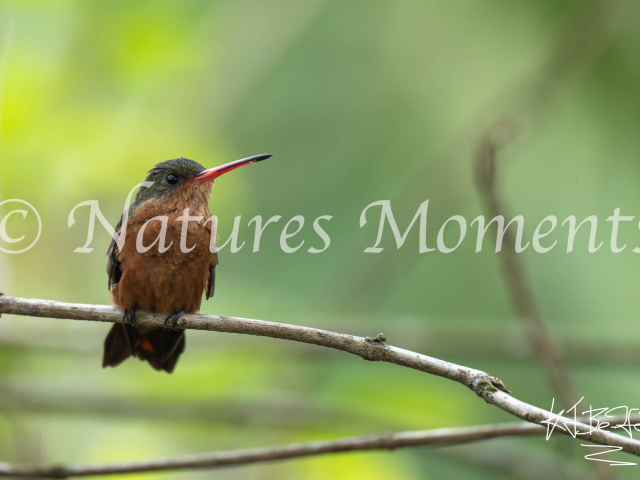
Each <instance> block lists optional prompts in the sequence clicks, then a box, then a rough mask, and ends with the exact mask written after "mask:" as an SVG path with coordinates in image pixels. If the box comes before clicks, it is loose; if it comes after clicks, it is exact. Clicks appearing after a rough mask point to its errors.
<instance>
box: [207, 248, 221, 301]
mask: <svg viewBox="0 0 640 480" xmlns="http://www.w3.org/2000/svg"><path fill="white" fill-rule="evenodd" d="M216 265H218V254H217V253H214V254H213V258H212V260H211V266H210V267H209V283H207V297H206V298H207V300H209V299H210V298H211V297H213V292H214V291H215V289H216Z"/></svg>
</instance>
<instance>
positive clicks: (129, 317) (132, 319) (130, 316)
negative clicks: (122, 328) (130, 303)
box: [122, 310, 138, 327]
mask: <svg viewBox="0 0 640 480" xmlns="http://www.w3.org/2000/svg"><path fill="white" fill-rule="evenodd" d="M122 323H128V324H129V325H132V326H134V327H135V326H136V325H138V321H137V320H136V311H135V310H125V311H124V316H123V317H122Z"/></svg>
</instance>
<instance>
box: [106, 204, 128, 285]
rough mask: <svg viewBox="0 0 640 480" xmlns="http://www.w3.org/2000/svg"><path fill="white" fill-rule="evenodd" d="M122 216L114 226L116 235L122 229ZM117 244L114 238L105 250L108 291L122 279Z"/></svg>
mask: <svg viewBox="0 0 640 480" xmlns="http://www.w3.org/2000/svg"><path fill="white" fill-rule="evenodd" d="M123 218H124V214H123V215H122V217H120V221H119V222H118V225H117V226H116V233H117V234H118V235H120V229H121V228H122V219H123ZM118 252H119V250H118V242H116V239H115V238H114V239H113V240H111V245H109V250H107V258H108V260H107V275H109V290H111V288H112V287H113V286H115V285H117V284H118V283H119V282H120V279H121V278H122V268H121V267H120V261H119V260H118Z"/></svg>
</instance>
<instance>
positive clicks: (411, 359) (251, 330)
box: [0, 296, 640, 458]
mask: <svg viewBox="0 0 640 480" xmlns="http://www.w3.org/2000/svg"><path fill="white" fill-rule="evenodd" d="M0 313H9V314H15V315H28V316H34V317H48V318H66V319H71V320H90V321H101V322H112V323H119V322H121V321H122V312H120V311H118V310H117V309H115V308H113V307H108V306H104V305H83V304H72V303H61V302H53V301H47V300H34V299H25V298H15V297H7V296H0ZM137 320H138V322H139V323H140V324H141V325H150V326H156V327H164V320H165V318H164V316H163V315H161V314H155V313H148V312H139V314H138V315H137ZM178 327H179V328H183V329H194V330H210V331H217V332H227V333H240V334H246V335H258V336H264V337H272V338H280V339H284V340H295V341H299V342H304V343H310V344H313V345H320V346H324V347H328V348H334V349H336V350H342V351H344V352H348V353H351V354H353V355H357V356H359V357H362V358H364V359H365V360H371V361H381V362H387V363H393V364H396V365H400V366H404V367H407V368H412V369H415V370H419V371H422V372H426V373H430V374H432V375H438V376H440V377H444V378H447V379H449V380H453V381H455V382H458V383H460V384H462V385H464V386H466V387H468V388H469V389H471V390H472V391H473V392H475V393H476V395H478V396H479V397H482V398H483V399H484V400H485V401H486V402H487V403H490V404H492V405H495V406H496V407H498V408H500V409H502V410H504V411H505V412H508V413H511V414H512V415H515V416H516V417H518V418H521V419H523V420H526V421H527V422H530V423H537V424H544V423H543V422H556V423H557V424H559V425H561V426H562V425H570V426H571V431H572V432H574V434H575V433H580V435H581V436H580V437H579V438H580V439H581V440H583V441H589V442H593V443H597V444H599V445H611V446H617V447H621V449H622V450H623V451H625V452H628V453H632V454H634V455H638V456H640V442H639V441H637V440H634V439H633V438H628V437H624V436H621V435H617V434H614V433H610V432H606V431H602V430H599V429H594V428H593V427H590V426H589V425H585V424H584V423H579V422H574V421H573V420H571V419H569V418H566V417H560V416H557V415H555V414H553V413H551V412H548V411H546V410H543V409H541V408H538V407H535V406H533V405H529V404H527V403H525V402H522V401H520V400H518V399H516V398H514V397H512V396H510V395H508V392H509V390H508V389H507V387H506V386H505V385H504V383H502V381H501V380H500V379H499V378H496V377H493V376H491V375H489V374H487V373H485V372H483V371H480V370H476V369H473V368H469V367H464V366H461V365H456V364H454V363H449V362H446V361H444V360H439V359H437V358H433V357H428V356H426V355H422V354H419V353H415V352H411V351H409V350H404V349H402V348H398V347H393V346H390V345H386V344H385V343H384V341H385V340H386V339H385V338H384V336H383V335H382V334H380V335H378V336H377V337H375V338H369V337H357V336H353V335H345V334H342V333H335V332H329V331H326V330H318V329H315V328H308V327H301V326H298V325H288V324H284V323H275V322H265V321H262V320H250V319H246V318H237V317H223V316H218V315H199V314H187V315H184V316H183V317H182V318H181V319H180V321H179V323H178ZM556 431H558V432H559V433H563V434H565V435H571V432H570V431H569V429H561V430H557V429H556ZM385 438H386V437H385ZM278 458H279V457H278Z"/></svg>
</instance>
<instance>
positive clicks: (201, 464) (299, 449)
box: [0, 417, 635, 478]
mask: <svg viewBox="0 0 640 480" xmlns="http://www.w3.org/2000/svg"><path fill="white" fill-rule="evenodd" d="M634 418H635V417H634ZM582 420H585V421H588V419H582ZM628 420H629V419H626V418H623V417H615V418H613V417H612V418H610V419H607V421H609V423H610V424H611V425H618V424H621V423H625V422H628ZM545 432H546V428H544V427H541V426H539V425H533V424H530V423H523V422H514V423H505V424H498V425H486V426H480V427H465V428H443V429H438V430H421V431H408V432H398V433H381V434H377V435H367V436H362V437H347V438H342V439H339V440H328V441H317V442H308V443H293V444H288V445H282V446H277V447H268V448H251V449H243V450H231V451H226V452H214V453H205V454H199V455H185V456H181V457H174V458H165V459H159V460H141V461H132V462H119V463H107V464H94V465H72V466H62V465H56V466H11V465H8V464H4V463H0V477H7V476H9V477H14V478H70V477H88V476H95V475H114V474H124V473H136V472H156V471H161V470H162V471H166V470H180V469H203V468H207V469H213V468H220V467H228V466H238V465H249V464H254V463H260V462H270V461H274V460H285V459H291V458H300V457H309V456H317V455H326V454H329V453H339V452H352V451H362V450H393V449H396V448H402V447H415V446H425V445H436V446H451V445H461V444H465V443H472V442H478V441H481V440H488V439H491V438H501V437H512V436H518V437H522V436H532V435H543V434H544V433H545Z"/></svg>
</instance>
